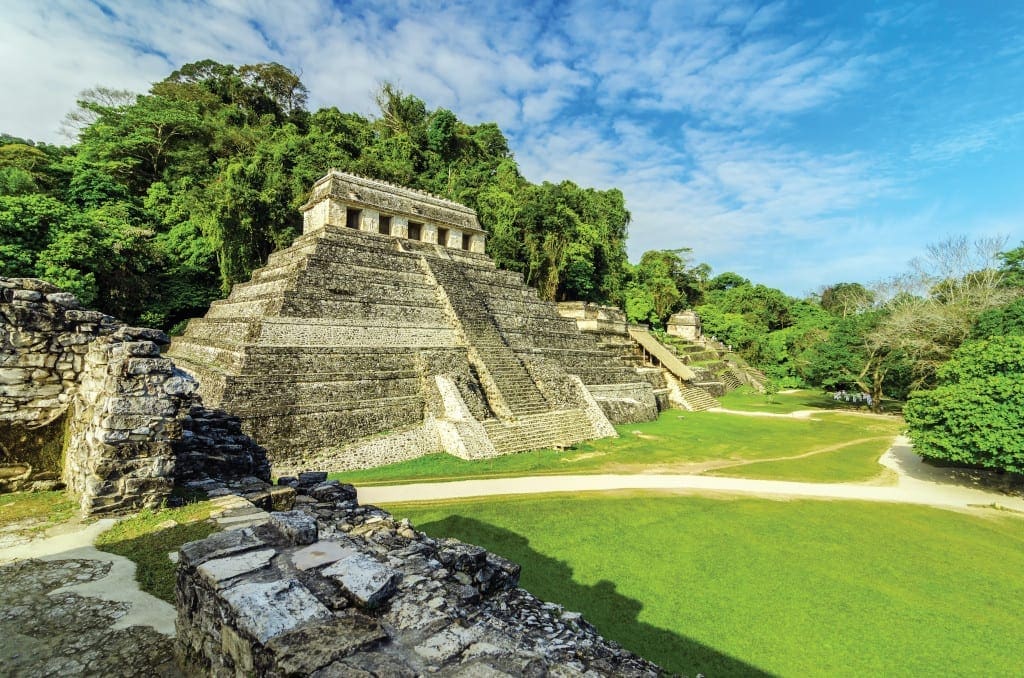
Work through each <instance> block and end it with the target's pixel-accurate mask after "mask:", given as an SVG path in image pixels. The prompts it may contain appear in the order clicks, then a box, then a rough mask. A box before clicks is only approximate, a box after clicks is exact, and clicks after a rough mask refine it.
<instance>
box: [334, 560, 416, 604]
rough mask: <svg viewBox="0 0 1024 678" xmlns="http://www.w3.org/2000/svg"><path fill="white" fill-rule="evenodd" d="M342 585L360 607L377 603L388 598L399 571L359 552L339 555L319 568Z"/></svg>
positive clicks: (399, 578)
mask: <svg viewBox="0 0 1024 678" xmlns="http://www.w3.org/2000/svg"><path fill="white" fill-rule="evenodd" d="M322 572H323V574H324V575H325V576H328V577H332V578H333V579H334V580H335V581H337V582H338V583H339V584H341V586H342V587H343V588H344V589H345V592H346V593H347V594H348V595H350V596H351V597H352V598H353V599H354V600H355V602H356V603H357V604H359V605H360V606H361V607H370V608H373V607H378V606H379V605H380V604H381V603H383V602H384V601H385V600H387V599H388V598H390V597H391V596H392V595H393V594H394V593H395V589H396V587H397V586H398V582H400V581H401V580H402V575H401V574H400V573H399V572H396V571H395V570H393V569H391V568H389V567H387V566H385V565H382V564H381V563H379V562H377V561H376V560H375V559H373V558H371V557H370V556H368V555H365V554H362V553H354V554H353V555H351V556H348V557H347V558H342V559H341V560H338V561H337V562H335V563H333V564H331V565H330V566H329V567H326V568H324V569H323V570H322Z"/></svg>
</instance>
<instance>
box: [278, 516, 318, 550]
mask: <svg viewBox="0 0 1024 678" xmlns="http://www.w3.org/2000/svg"><path fill="white" fill-rule="evenodd" d="M270 524H271V525H272V526H273V527H274V529H276V530H277V531H278V532H280V533H281V535H282V536H284V538H285V539H287V540H288V541H290V542H291V543H292V544H295V545H296V546H303V545H305V544H312V543H313V542H315V541H316V540H317V525H316V519H315V518H313V517H311V516H309V515H306V514H305V513H303V512H302V511H276V512H274V513H271V514H270Z"/></svg>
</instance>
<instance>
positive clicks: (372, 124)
mask: <svg viewBox="0 0 1024 678" xmlns="http://www.w3.org/2000/svg"><path fill="white" fill-rule="evenodd" d="M306 97H307V91H306V88H305V86H303V84H302V82H301V81H300V79H299V78H298V77H297V76H296V75H295V74H294V73H292V72H291V71H289V70H288V69H287V68H285V67H283V66H281V65H279V64H257V65H247V66H241V67H235V66H230V65H223V64H219V63H215V62H212V61H203V62H198V63H193V64H188V65H186V66H183V67H182V68H181V69H179V70H177V71H175V72H174V73H172V74H171V75H170V76H168V77H167V78H166V79H164V80H162V81H161V82H158V83H155V84H154V85H153V86H152V88H151V89H150V91H149V92H148V93H147V94H145V95H140V96H137V95H134V94H131V93H129V92H122V91H113V90H109V89H104V88H96V89H93V90H89V91H87V92H84V93H83V95H82V98H81V100H80V101H79V107H78V109H77V110H75V111H73V112H72V113H70V114H69V115H68V118H67V120H66V125H67V126H68V128H69V130H70V131H71V132H73V133H74V134H75V135H76V137H77V142H76V143H74V144H73V145H71V146H51V145H48V144H33V143H32V142H30V141H28V140H24V139H17V138H14V137H10V136H3V137H0V242H2V245H0V273H2V274H4V275H22V276H25V275H35V276H40V277H43V278H46V279H49V280H52V281H53V282H55V283H57V284H59V285H61V286H63V287H65V288H66V289H68V290H69V291H72V292H74V293H75V294H77V295H78V296H79V298H81V299H82V301H83V302H84V303H86V304H89V305H93V306H96V307H98V308H100V309H102V310H103V311H106V312H108V313H111V314H113V315H116V316H118V317H121V318H124V319H126V320H129V321H131V322H140V323H143V324H146V325H151V326H158V327H163V328H169V327H171V326H173V325H174V324H176V323H178V322H180V321H182V320H184V319H186V318H189V317H192V316H195V315H202V313H204V312H205V308H206V306H207V305H208V304H209V302H210V301H212V300H213V299H216V298H217V297H219V296H222V295H223V294H225V293H226V292H227V291H228V290H229V289H230V287H231V285H232V284H233V283H235V282H239V281H242V280H245V279H247V278H248V277H249V275H250V273H251V272H252V270H253V269H254V268H256V267H258V266H260V265H261V264H262V263H263V262H265V261H266V258H267V256H268V255H269V254H270V253H271V252H272V251H274V250H275V249H278V248H282V247H286V246H288V245H289V244H290V243H291V241H292V240H293V239H294V238H295V236H296V235H297V234H298V233H299V232H301V220H300V215H299V212H298V209H297V208H298V207H299V206H300V205H301V204H302V203H303V202H305V199H306V197H307V195H308V191H309V189H310V186H311V185H312V184H313V182H314V181H316V180H317V179H319V178H320V177H321V176H323V175H324V174H325V173H326V172H327V170H328V169H330V168H336V169H341V170H344V171H350V172H354V173H357V174H362V175H364V176H370V177H375V178H378V179H384V180H386V181H391V182H394V183H397V184H401V185H404V186H411V187H414V188H419V189H423V190H426V191H430V192H432V193H435V194H438V195H442V196H444V197H447V198H451V199H453V200H456V201H458V202H461V203H464V204H466V205H469V206H470V207H473V208H474V209H476V210H477V212H478V213H479V215H480V221H481V223H482V224H483V225H484V227H485V228H486V229H487V230H488V231H489V233H490V239H489V252H490V253H491V255H492V256H493V257H494V258H495V259H496V260H497V262H498V263H499V265H501V266H503V267H505V268H509V269H512V270H517V271H521V272H522V273H523V274H524V275H525V277H526V279H527V281H528V282H529V283H530V284H531V285H534V286H536V287H537V288H538V289H540V290H541V292H542V294H543V295H544V296H545V297H546V298H548V299H585V300H592V301H603V302H612V303H617V302H619V301H621V298H622V289H623V286H624V281H625V279H626V278H627V277H628V275H629V264H628V261H627V259H626V250H625V240H626V226H627V224H628V222H629V212H627V211H626V208H625V202H624V199H623V196H622V193H621V192H620V191H618V190H614V189H613V190H607V191H598V190H594V189H589V188H581V187H579V186H577V185H576V184H574V183H572V182H571V181H563V182H561V183H558V184H553V183H547V182H545V183H542V184H539V185H537V184H532V183H530V182H528V181H526V180H525V179H524V178H523V177H522V175H521V174H520V173H519V169H518V167H517V165H516V162H515V159H514V158H513V156H512V154H511V152H510V151H509V148H508V143H507V141H506V139H505V136H504V135H503V134H502V132H501V130H500V129H499V128H498V127H497V125H495V124H493V123H483V124H479V125H475V126H474V125H467V124H465V123H463V122H461V121H460V120H459V119H458V118H457V117H456V116H455V114H454V113H452V112H451V111H448V110H445V109H436V110H433V111H430V110H427V108H426V105H425V104H424V102H423V101H421V100H420V99H418V98H416V97H415V96H412V95H407V94H405V93H403V92H401V91H399V90H397V89H395V88H394V87H392V86H390V85H384V86H383V87H382V88H381V90H380V92H379V94H378V96H377V104H378V107H379V115H378V116H376V117H374V118H372V119H371V118H367V117H364V116H362V115H358V114H356V113H344V112H341V111H339V110H338V109H336V108H322V109H320V110H317V111H312V112H311V111H309V110H307V109H306V107H305V103H306Z"/></svg>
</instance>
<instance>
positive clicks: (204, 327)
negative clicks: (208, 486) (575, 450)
mask: <svg viewBox="0 0 1024 678" xmlns="http://www.w3.org/2000/svg"><path fill="white" fill-rule="evenodd" d="M303 214H304V226H303V235H302V236H300V237H299V238H298V239H297V240H296V241H295V242H294V243H293V244H292V246H291V247H289V248H287V249H285V250H282V251H279V252H275V253H274V254H272V255H271V256H270V259H269V261H268V262H267V266H265V267H264V268H262V269H259V270H257V271H255V272H254V273H253V276H252V279H251V280H250V281H249V282H247V283H242V284H239V285H236V286H235V287H234V288H233V289H232V292H231V294H230V296H229V297H228V298H227V299H225V300H222V301H218V302H214V303H213V304H212V305H211V307H210V310H209V312H208V313H207V314H206V316H205V317H204V318H201V319H194V320H192V321H190V322H189V324H188V327H187V329H186V331H185V333H184V335H183V336H182V337H180V338H176V339H175V340H174V342H173V344H172V346H171V349H170V351H169V355H170V356H171V357H173V358H174V360H175V362H176V363H177V364H178V365H179V366H181V367H183V368H184V369H186V370H188V371H189V372H190V373H192V374H193V375H195V376H196V377H197V379H198V380H199V383H200V390H201V393H202V396H203V398H204V400H205V402H206V403H208V404H210V405H215V406H218V407H221V408H224V409H226V410H228V411H231V412H233V413H236V414H238V415H239V416H241V418H242V420H243V424H244V427H245V430H246V431H247V432H248V433H249V434H251V435H252V436H253V437H254V438H255V439H256V440H257V441H258V442H259V443H260V444H262V445H264V446H265V447H267V448H268V449H270V450H272V452H273V453H274V455H275V466H277V467H278V468H280V469H281V470H282V472H284V471H288V470H296V469H301V468H327V469H331V470H341V469H348V468H359V467H366V466H375V465H380V464H383V463H389V462H393V461H399V460H402V459H407V458H411V457H415V456H420V455H423V454H428V453H432V452H441V451H445V452H448V453H451V454H455V455H457V456H460V457H463V458H480V457H488V456H493V455H495V454H503V453H510V452H517V451H521V450H527V449H536V448H541V447H565V446H570V445H573V444H576V443H578V442H581V441H583V440H587V439H591V438H597V437H603V436H608V435H614V434H615V433H614V428H613V427H612V424H613V423H620V422H625V421H640V420H649V419H653V418H655V417H656V416H657V411H658V410H657V402H656V399H655V395H654V393H653V389H652V388H651V386H650V384H649V383H647V381H645V379H644V378H643V377H642V376H641V375H639V374H638V373H637V372H636V371H635V370H634V369H632V368H631V367H630V366H629V365H627V364H626V363H625V362H623V361H622V359H621V358H620V357H619V356H618V355H616V354H615V352H614V351H610V350H608V349H607V348H605V347H602V346H601V345H600V343H599V342H598V341H596V340H595V339H594V338H592V337H588V336H586V335H584V334H582V333H581V332H580V331H579V330H578V328H577V327H576V325H575V323H574V322H573V321H572V320H570V319H566V318H562V317H561V316H559V315H558V313H557V310H556V308H555V306H554V305H553V304H551V303H548V302H544V301H541V300H540V299H539V298H538V296H537V292H536V290H534V289H532V288H530V287H529V286H527V285H525V284H524V282H523V279H522V276H521V275H519V274H516V273H511V272H508V271H501V270H498V269H497V268H496V266H495V264H494V262H493V260H491V259H490V258H489V257H488V256H487V255H486V254H485V245H486V237H485V233H484V231H483V230H482V229H481V228H480V226H479V223H478V222H477V219H476V215H475V213H474V212H473V211H472V210H470V209H468V208H466V207H464V206H462V205H459V204H457V203H454V202H451V201H448V200H444V199H442V198H438V197H436V196H431V195H429V194H425V193H422V192H419V191H411V190H409V189H404V188H400V187H396V186H393V185H390V184H387V183H384V182H381V181H376V180H371V179H366V178H363V177H356V176H354V175H350V174H344V173H341V172H332V173H330V174H328V175H327V176H325V177H324V178H323V179H321V180H320V181H318V182H317V183H316V184H315V185H314V187H313V190H312V194H311V198H310V200H309V202H308V203H307V204H306V205H305V206H304V207H303Z"/></svg>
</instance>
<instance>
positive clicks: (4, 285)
mask: <svg viewBox="0 0 1024 678" xmlns="http://www.w3.org/2000/svg"><path fill="white" fill-rule="evenodd" d="M169 342H170V340H169V338H168V337H167V335H165V334H164V333H163V332H160V331H158V330H152V329H148V328H141V327H129V326H127V325H126V324H124V323H121V322H118V321H117V320H115V319H114V318H111V317H110V316H106V315H103V314H102V313H98V312H96V311H89V310H85V309H83V308H82V307H81V306H80V305H79V303H78V301H77V300H76V299H75V297H74V296H72V295H70V294H66V293H63V292H60V291H59V290H58V289H57V288H56V287H54V286H53V285H51V284H49V283H46V282H44V281H41V280H35V279H24V278H0V490H15V489H24V488H28V487H32V486H33V485H34V484H35V483H44V485H43V486H45V487H54V486H55V484H56V480H57V478H60V479H61V480H62V481H63V482H64V483H65V484H66V485H67V487H68V489H69V490H71V491H72V492H73V493H74V494H75V495H76V496H77V497H78V499H79V501H80V504H81V507H82V509H83V511H84V512H85V513H87V514H92V513H104V512H112V511H124V510H130V509H136V508H141V507H147V506H157V505H159V504H160V503H161V502H162V501H164V499H166V498H167V496H168V494H169V493H170V491H171V488H172V485H173V483H174V481H175V479H176V478H177V477H179V476H180V477H184V478H194V477H199V476H201V475H204V474H206V473H208V472H212V473H218V474H222V475H228V476H230V475H239V474H242V475H254V476H258V477H264V478H269V467H268V466H267V461H266V452H265V451H264V450H262V448H259V447H258V446H256V445H255V444H254V443H253V442H252V441H251V440H249V439H248V437H246V436H244V435H243V434H242V433H241V430H240V426H239V422H238V419H237V418H235V419H232V418H231V417H228V416H227V415H225V414H223V413H215V412H212V411H210V410H206V409H205V408H203V407H202V406H201V404H200V403H199V402H198V401H197V399H196V397H195V395H194V394H195V392H196V389H197V384H196V382H195V380H194V379H193V378H192V377H190V376H189V375H188V374H186V373H184V372H182V371H181V370H179V369H177V368H176V367H175V366H174V364H173V363H172V362H171V361H170V360H169V359H167V358H165V357H163V356H162V355H161V352H160V351H161V347H163V346H166V345H167V344H168V343H169ZM35 486H36V487H39V485H35Z"/></svg>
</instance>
